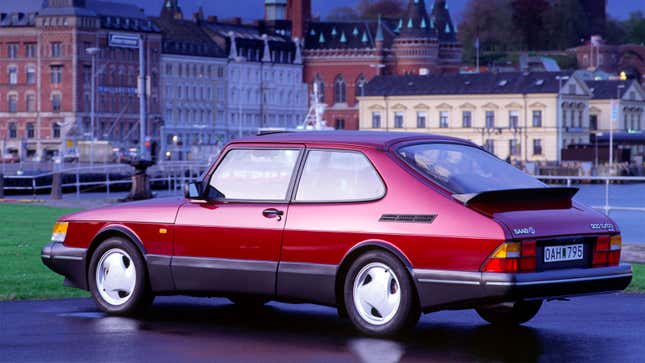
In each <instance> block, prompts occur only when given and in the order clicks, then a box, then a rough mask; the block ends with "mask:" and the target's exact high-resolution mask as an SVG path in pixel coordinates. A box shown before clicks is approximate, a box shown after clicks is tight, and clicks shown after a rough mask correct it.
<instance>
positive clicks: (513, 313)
mask: <svg viewBox="0 0 645 363" xmlns="http://www.w3.org/2000/svg"><path fill="white" fill-rule="evenodd" d="M541 306H542V300H534V301H516V302H511V303H504V304H498V305H491V306H480V307H478V308H476V309H475V310H476V311H477V314H479V316H481V317H482V319H484V320H486V321H487V322H489V323H491V324H494V325H504V326H509V325H520V324H523V323H526V322H527V321H529V320H531V319H533V317H534V316H535V315H536V314H537V313H538V311H539V310H540V307H541Z"/></svg>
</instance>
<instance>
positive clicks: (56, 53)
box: [51, 42, 63, 58]
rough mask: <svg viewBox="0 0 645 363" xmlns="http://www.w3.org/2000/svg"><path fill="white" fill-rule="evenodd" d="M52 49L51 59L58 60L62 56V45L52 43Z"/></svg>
mask: <svg viewBox="0 0 645 363" xmlns="http://www.w3.org/2000/svg"><path fill="white" fill-rule="evenodd" d="M51 47H52V57H53V58H58V57H61V56H62V55H63V43H61V42H52V43H51Z"/></svg>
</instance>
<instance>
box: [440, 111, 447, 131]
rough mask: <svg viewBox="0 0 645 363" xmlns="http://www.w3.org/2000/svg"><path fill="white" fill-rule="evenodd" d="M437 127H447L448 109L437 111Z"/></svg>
mask: <svg viewBox="0 0 645 363" xmlns="http://www.w3.org/2000/svg"><path fill="white" fill-rule="evenodd" d="M439 127H441V128H442V129H445V128H448V111H439Z"/></svg>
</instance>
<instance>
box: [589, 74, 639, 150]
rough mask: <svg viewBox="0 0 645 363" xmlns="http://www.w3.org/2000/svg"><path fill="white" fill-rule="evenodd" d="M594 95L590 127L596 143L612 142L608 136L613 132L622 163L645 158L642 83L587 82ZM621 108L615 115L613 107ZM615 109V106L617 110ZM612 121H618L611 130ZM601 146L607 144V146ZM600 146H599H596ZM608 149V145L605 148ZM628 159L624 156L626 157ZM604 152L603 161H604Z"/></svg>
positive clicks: (590, 103)
mask: <svg viewBox="0 0 645 363" xmlns="http://www.w3.org/2000/svg"><path fill="white" fill-rule="evenodd" d="M586 83H587V87H589V90H590V91H591V92H592V97H591V100H590V101H589V120H590V121H589V126H590V129H591V132H592V133H594V134H595V135H594V136H596V137H595V138H594V137H592V142H593V143H594V144H595V142H596V140H598V141H599V140H604V141H608V140H606V139H607V135H608V133H609V132H610V130H611V131H613V135H612V136H613V139H614V144H615V146H616V148H618V149H619V151H617V152H616V153H615V155H616V157H617V159H618V160H619V161H632V160H636V159H635V158H638V157H640V162H641V163H642V161H643V155H644V154H645V153H644V152H645V90H644V89H643V86H641V85H640V84H639V83H638V82H636V81H633V80H630V81H586ZM616 100H618V102H617V104H618V107H617V108H616V111H614V112H613V116H612V104H615V103H616ZM614 107H615V106H614ZM612 117H614V118H616V121H614V124H613V127H611V120H612ZM599 143H601V144H603V143H604V142H600V141H599ZM594 146H597V145H594ZM601 147H604V148H607V147H608V145H606V144H605V145H601ZM623 155H624V156H623ZM604 156H605V155H604V154H603V153H602V152H601V160H602V159H604Z"/></svg>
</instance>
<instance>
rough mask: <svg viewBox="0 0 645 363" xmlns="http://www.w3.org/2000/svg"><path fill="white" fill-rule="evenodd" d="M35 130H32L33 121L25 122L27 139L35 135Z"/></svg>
mask: <svg viewBox="0 0 645 363" xmlns="http://www.w3.org/2000/svg"><path fill="white" fill-rule="evenodd" d="M35 136H36V135H35V132H34V123H33V122H27V138H28V139H33V138H34V137H35Z"/></svg>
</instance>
